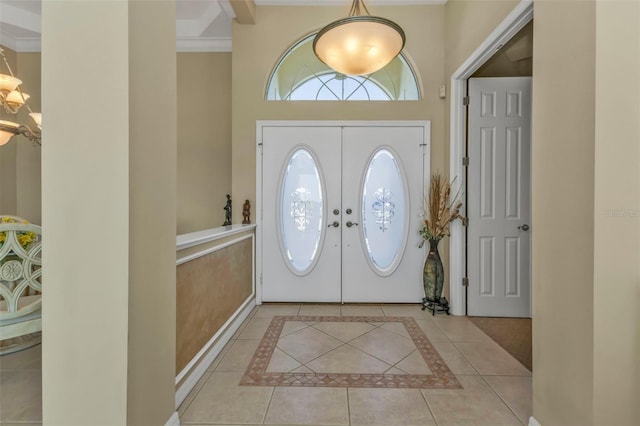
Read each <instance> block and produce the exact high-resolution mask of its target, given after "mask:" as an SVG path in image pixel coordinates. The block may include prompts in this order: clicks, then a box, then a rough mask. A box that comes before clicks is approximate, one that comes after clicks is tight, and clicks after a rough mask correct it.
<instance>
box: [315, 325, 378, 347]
mask: <svg viewBox="0 0 640 426" xmlns="http://www.w3.org/2000/svg"><path fill="white" fill-rule="evenodd" d="M313 328H315V329H317V330H320V331H322V332H325V333H327V334H329V335H331V336H333V337H335V338H336V339H338V340H341V341H343V342H345V343H346V342H350V341H351V340H353V339H355V338H356V337H360V336H362V335H363V334H365V333H367V332H369V331H371V330H373V329H374V328H375V327H374V326H373V325H371V324H369V323H366V322H319V323H317V324H316V325H314V326H313Z"/></svg>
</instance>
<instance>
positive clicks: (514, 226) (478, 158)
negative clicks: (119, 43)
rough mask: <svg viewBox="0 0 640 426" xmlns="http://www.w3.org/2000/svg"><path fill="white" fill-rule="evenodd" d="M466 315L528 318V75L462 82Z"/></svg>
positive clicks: (529, 130) (529, 201) (529, 287)
mask: <svg viewBox="0 0 640 426" xmlns="http://www.w3.org/2000/svg"><path fill="white" fill-rule="evenodd" d="M468 137H469V174H468V183H467V191H468V205H467V214H468V216H469V227H468V233H467V253H468V271H467V273H468V277H469V287H468V288H467V303H468V308H467V309H468V310H467V312H468V314H469V315H472V316H496V317H530V316H531V228H530V226H531V222H530V221H531V198H530V197H531V189H530V186H531V185H530V180H531V179H530V175H531V168H530V167H531V77H507V78H504V77H498V78H474V79H469V136H468Z"/></svg>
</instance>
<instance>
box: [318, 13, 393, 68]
mask: <svg viewBox="0 0 640 426" xmlns="http://www.w3.org/2000/svg"><path fill="white" fill-rule="evenodd" d="M362 9H363V10H364V11H365V12H366V13H367V14H362V12H361V10H362ZM368 12H369V11H368V10H367V8H366V6H365V5H364V3H363V2H362V1H361V0H354V2H353V6H351V12H350V14H349V17H347V18H344V19H340V20H338V21H335V22H332V23H330V24H329V25H327V26H326V27H324V28H323V29H322V30H320V32H319V33H318V34H317V35H316V37H315V39H314V40H313V51H314V53H315V54H316V56H317V57H318V59H320V60H321V61H322V62H324V63H325V64H327V65H328V66H330V67H331V68H333V69H334V70H336V71H338V72H339V73H342V74H346V75H365V74H371V73H373V72H376V71H378V70H379V69H381V68H383V67H384V66H386V65H387V64H388V63H389V62H391V61H392V60H393V58H395V57H396V56H398V54H399V53H400V52H401V51H402V48H403V47H404V43H405V35H404V31H403V30H402V28H401V27H400V26H399V25H398V24H396V23H395V22H393V21H390V20H388V19H385V18H380V17H378V16H370V15H368Z"/></svg>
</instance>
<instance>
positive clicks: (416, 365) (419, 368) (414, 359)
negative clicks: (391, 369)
mask: <svg viewBox="0 0 640 426" xmlns="http://www.w3.org/2000/svg"><path fill="white" fill-rule="evenodd" d="M396 367H398V368H399V369H401V370H402V371H406V372H407V373H409V374H432V372H431V369H430V368H429V366H428V365H427V362H426V361H425V360H424V358H423V357H422V354H421V353H420V351H418V350H417V349H416V351H415V352H413V353H412V354H411V355H409V356H408V357H406V358H405V359H403V360H402V361H400V362H399V363H397V364H396Z"/></svg>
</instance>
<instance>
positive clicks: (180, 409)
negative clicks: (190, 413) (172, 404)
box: [178, 371, 211, 418]
mask: <svg viewBox="0 0 640 426" xmlns="http://www.w3.org/2000/svg"><path fill="white" fill-rule="evenodd" d="M210 375H211V372H210V371H207V372H205V373H204V375H203V376H202V377H201V378H200V380H198V383H196V385H195V386H194V387H193V389H191V392H189V395H187V397H186V398H185V399H184V401H182V404H180V407H178V416H179V417H180V418H182V415H183V414H184V413H185V412H186V411H187V408H189V406H190V405H191V403H192V402H193V399H194V398H195V397H196V395H198V392H200V390H201V389H202V386H204V384H205V383H207V380H209V376H210Z"/></svg>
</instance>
